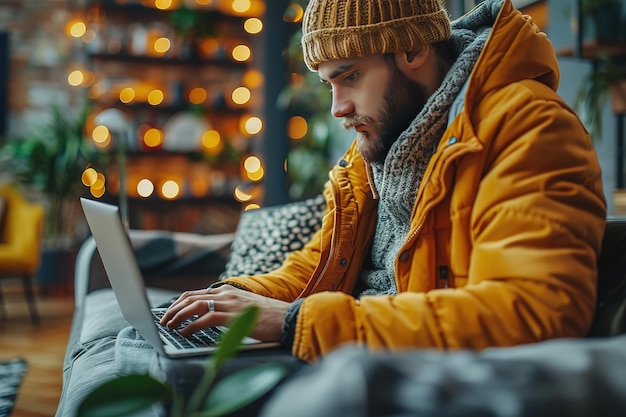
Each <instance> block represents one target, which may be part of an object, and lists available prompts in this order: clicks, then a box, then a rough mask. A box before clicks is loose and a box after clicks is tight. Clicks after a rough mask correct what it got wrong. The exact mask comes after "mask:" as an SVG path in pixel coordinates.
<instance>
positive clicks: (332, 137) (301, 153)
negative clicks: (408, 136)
mask: <svg viewBox="0 0 626 417" xmlns="http://www.w3.org/2000/svg"><path fill="white" fill-rule="evenodd" d="M298 3H302V5H306V2H303V1H300V0H299V1H298ZM288 10H291V9H288ZM301 38H302V31H300V30H297V31H295V32H294V34H293V35H292V36H291V38H290V40H289V45H288V47H287V51H286V54H285V55H286V57H287V59H288V66H289V68H290V71H291V73H292V79H291V83H290V85H288V86H287V87H286V88H285V89H283V91H282V92H281V94H280V96H279V98H278V106H279V107H281V108H283V109H287V110H288V111H289V112H290V113H291V114H293V115H300V116H302V117H304V118H305V119H306V120H307V123H308V130H307V133H306V135H305V136H304V137H303V138H302V139H299V140H297V142H294V143H293V144H292V145H293V146H292V147H291V149H290V150H289V152H288V155H287V175H288V178H289V182H290V185H289V196H290V198H291V199H293V200H296V201H297V200H302V199H305V198H309V197H313V196H315V195H318V194H319V193H320V192H321V190H322V188H323V185H324V183H325V182H326V181H327V180H328V171H329V170H330V168H331V167H332V162H331V159H332V158H331V154H332V152H333V147H334V146H335V145H336V142H335V141H336V140H337V139H340V138H341V136H342V135H345V132H344V131H340V129H341V128H340V127H339V124H338V123H337V121H336V120H334V118H332V115H331V114H330V106H331V103H332V100H331V95H330V91H329V90H328V88H327V86H326V85H324V84H322V83H320V79H319V75H318V74H317V73H314V72H311V71H309V69H308V68H307V67H306V66H305V64H304V59H303V55H302V48H301V46H300V40H301ZM331 119H332V120H331Z"/></svg>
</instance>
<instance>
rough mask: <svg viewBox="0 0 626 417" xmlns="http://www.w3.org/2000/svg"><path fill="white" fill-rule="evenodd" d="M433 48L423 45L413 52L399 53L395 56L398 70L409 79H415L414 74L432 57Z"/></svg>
mask: <svg viewBox="0 0 626 417" xmlns="http://www.w3.org/2000/svg"><path fill="white" fill-rule="evenodd" d="M430 51H431V48H430V46H428V45H423V46H420V47H418V49H414V50H412V51H405V52H397V53H396V54H395V60H396V65H397V66H398V69H399V70H400V71H402V73H403V74H404V75H405V76H407V77H408V78H413V76H412V74H413V73H414V72H415V71H416V70H419V69H420V68H422V67H423V66H424V64H425V63H426V61H427V60H428V57H429V56H430Z"/></svg>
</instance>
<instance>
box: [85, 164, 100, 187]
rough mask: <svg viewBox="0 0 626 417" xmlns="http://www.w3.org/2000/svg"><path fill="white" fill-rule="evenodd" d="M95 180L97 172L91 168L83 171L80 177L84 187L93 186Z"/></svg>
mask: <svg viewBox="0 0 626 417" xmlns="http://www.w3.org/2000/svg"><path fill="white" fill-rule="evenodd" d="M97 179H98V172H97V171H96V170H95V169H93V168H91V167H90V168H87V169H86V170H84V171H83V174H82V176H81V181H82V183H83V185H84V186H86V187H91V186H92V185H94V184H95V182H96V180H97Z"/></svg>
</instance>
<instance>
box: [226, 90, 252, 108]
mask: <svg viewBox="0 0 626 417" xmlns="http://www.w3.org/2000/svg"><path fill="white" fill-rule="evenodd" d="M251 97H252V93H250V90H248V89H247V88H246V87H237V88H235V89H234V90H233V93H232V95H231V98H232V99H233V102H234V103H235V104H239V105H242V104H246V103H247V102H248V101H250V98H251Z"/></svg>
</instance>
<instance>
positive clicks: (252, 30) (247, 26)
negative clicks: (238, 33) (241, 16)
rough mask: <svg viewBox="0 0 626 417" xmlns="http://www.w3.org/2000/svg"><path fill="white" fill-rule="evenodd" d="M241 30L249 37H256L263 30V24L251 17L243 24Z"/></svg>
mask: <svg viewBox="0 0 626 417" xmlns="http://www.w3.org/2000/svg"><path fill="white" fill-rule="evenodd" d="M243 28H244V30H245V31H246V32H248V33H249V34H251V35H256V34H257V33H260V32H261V31H262V30H263V22H262V21H261V19H259V18H257V17H251V18H249V19H246V21H245V22H243Z"/></svg>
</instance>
